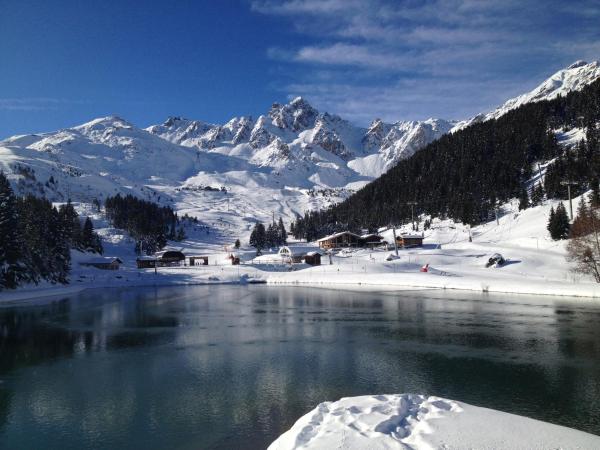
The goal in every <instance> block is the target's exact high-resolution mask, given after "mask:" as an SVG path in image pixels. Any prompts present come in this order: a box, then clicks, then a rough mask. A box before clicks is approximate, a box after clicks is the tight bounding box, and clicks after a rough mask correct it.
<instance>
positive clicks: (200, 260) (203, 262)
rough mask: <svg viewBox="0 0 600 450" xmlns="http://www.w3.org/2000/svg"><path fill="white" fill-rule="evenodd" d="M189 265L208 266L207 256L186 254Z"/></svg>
mask: <svg viewBox="0 0 600 450" xmlns="http://www.w3.org/2000/svg"><path fill="white" fill-rule="evenodd" d="M188 258H189V261H190V266H208V256H188Z"/></svg>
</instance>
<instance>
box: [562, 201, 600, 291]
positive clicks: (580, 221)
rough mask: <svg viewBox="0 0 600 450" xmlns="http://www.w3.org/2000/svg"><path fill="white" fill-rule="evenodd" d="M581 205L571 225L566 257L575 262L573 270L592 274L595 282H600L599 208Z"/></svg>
mask: <svg viewBox="0 0 600 450" xmlns="http://www.w3.org/2000/svg"><path fill="white" fill-rule="evenodd" d="M582 206H583V207H582ZM582 206H580V208H579V211H578V215H577V218H576V219H575V221H574V222H573V225H572V227H571V239H570V241H569V243H568V244H567V251H568V256H567V259H568V260H569V261H573V262H575V263H576V264H577V265H576V267H575V271H577V272H579V273H584V274H588V275H593V277H594V279H595V280H596V282H597V283H600V214H599V208H597V207H587V206H585V205H582Z"/></svg>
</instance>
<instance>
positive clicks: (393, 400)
mask: <svg viewBox="0 0 600 450" xmlns="http://www.w3.org/2000/svg"><path fill="white" fill-rule="evenodd" d="M558 448H560V449H597V448H600V436H595V435H592V434H588V433H584V432H582V431H577V430H573V429H570V428H565V427H562V426H558V425H551V424H549V423H545V422H540V421H537V420H533V419H529V418H526V417H522V416H517V415H513V414H508V413H504V412H500V411H494V410H491V409H487V408H479V407H477V406H472V405H468V404H466V403H462V402H457V401H453V400H446V399H443V398H439V397H427V396H424V395H415V394H400V395H374V396H362V397H350V398H343V399H341V400H339V401H336V402H325V403H321V404H320V405H318V406H317V407H316V408H315V409H314V410H312V411H311V412H309V413H308V414H306V415H305V416H303V417H301V418H300V419H299V420H298V421H297V422H296V423H295V424H294V425H293V426H292V428H291V429H290V430H288V431H287V432H285V433H284V434H282V435H281V436H280V437H279V438H278V439H277V440H276V441H275V442H273V443H272V444H271V445H270V446H269V449H268V450H292V449H322V450H329V449H353V450H359V449H364V450H367V449H368V450H378V449H415V450H425V449H427V450H429V449H511V450H516V449H522V450H532V449H558Z"/></svg>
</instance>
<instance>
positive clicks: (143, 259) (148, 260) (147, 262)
mask: <svg viewBox="0 0 600 450" xmlns="http://www.w3.org/2000/svg"><path fill="white" fill-rule="evenodd" d="M135 262H136V264H137V268H138V269H154V268H155V267H156V256H145V255H144V256H138V257H137V258H136V260H135Z"/></svg>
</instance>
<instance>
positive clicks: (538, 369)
mask: <svg viewBox="0 0 600 450" xmlns="http://www.w3.org/2000/svg"><path fill="white" fill-rule="evenodd" d="M599 319H600V306H597V305H595V304H594V303H592V302H585V301H568V300H561V299H552V298H544V297H535V298H529V297H507V296H493V295H483V296H482V295H480V294H468V293H460V294H457V293H453V294H449V293H447V292H442V291H404V292H379V293H373V292H369V291H366V290H359V291H336V290H317V289H308V288H270V287H264V286H263V287H260V286H247V287H239V286H221V287H217V286H212V287H209V286H206V287H179V288H160V289H154V288H144V289H132V290H104V291H98V292H96V291H93V292H92V291H90V292H85V293H83V294H80V295H78V296H74V297H70V298H66V299H61V300H57V301H55V302H53V303H51V304H48V305H42V306H27V307H19V308H16V307H7V308H3V309H0V447H2V448H42V447H43V448H82V447H90V448H117V447H119V448H132V447H144V448H223V449H226V448H227V449H230V448H249V449H251V448H265V447H266V445H267V444H268V443H269V442H270V441H272V440H273V439H274V438H275V437H276V436H278V435H279V434H280V433H281V432H283V431H284V430H285V429H287V428H288V427H289V426H290V425H291V423H293V422H294V421H295V419H296V418H297V417H298V416H300V415H301V414H303V413H305V412H306V411H307V410H309V409H311V408H312V407H314V405H315V404H316V403H318V402H320V401H324V400H333V399H337V398H339V397H342V396H350V395H361V394H368V393H392V392H420V393H428V394H435V395H440V396H446V397H450V398H457V399H461V400H464V401H466V402H469V403H473V404H477V405H481V406H487V407H493V408H497V409H502V410H505V411H509V412H515V413H519V414H526V415H529V416H532V417H536V418H539V419H542V420H548V421H551V422H554V423H559V424H563V425H567V426H572V427H575V428H579V429H582V430H586V431H589V432H592V433H596V434H600V413H599V411H600V403H599V401H600V376H599V375H600V359H599V358H598V356H599V355H600V329H599V327H598V326H597V324H598V321H599Z"/></svg>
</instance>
